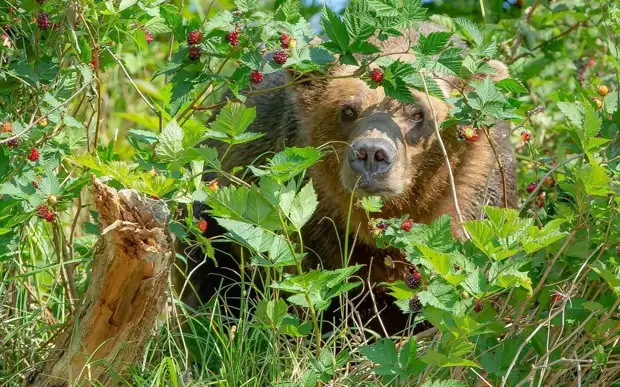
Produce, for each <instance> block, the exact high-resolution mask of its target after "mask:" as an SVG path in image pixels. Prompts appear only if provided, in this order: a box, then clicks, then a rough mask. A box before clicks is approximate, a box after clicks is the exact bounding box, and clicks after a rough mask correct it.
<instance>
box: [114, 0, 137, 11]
mask: <svg viewBox="0 0 620 387" xmlns="http://www.w3.org/2000/svg"><path fill="white" fill-rule="evenodd" d="M137 2H138V0H121V4H120V5H119V6H118V12H122V11H124V10H126V9H127V8H129V7H131V6H133V5H134V4H136V3H137Z"/></svg>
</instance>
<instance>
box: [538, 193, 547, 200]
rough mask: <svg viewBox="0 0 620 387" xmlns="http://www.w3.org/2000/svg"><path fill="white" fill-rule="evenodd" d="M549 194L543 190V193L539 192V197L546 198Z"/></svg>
mask: <svg viewBox="0 0 620 387" xmlns="http://www.w3.org/2000/svg"><path fill="white" fill-rule="evenodd" d="M546 196H547V194H546V193H545V192H544V191H543V192H541V193H539V194H538V199H540V200H545V197H546Z"/></svg>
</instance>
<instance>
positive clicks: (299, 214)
mask: <svg viewBox="0 0 620 387" xmlns="http://www.w3.org/2000/svg"><path fill="white" fill-rule="evenodd" d="M318 204H319V202H318V200H317V197H316V192H315V191H314V187H313V186H312V180H310V181H309V182H308V183H307V184H306V185H305V186H303V187H302V188H301V190H299V193H298V194H297V196H295V199H293V202H292V203H291V208H290V213H289V219H290V220H291V222H292V223H293V225H294V226H295V227H296V228H297V229H301V227H302V226H303V225H304V224H306V223H307V222H308V220H310V218H311V217H312V214H313V213H314V211H315V210H316V207H317V206H318Z"/></svg>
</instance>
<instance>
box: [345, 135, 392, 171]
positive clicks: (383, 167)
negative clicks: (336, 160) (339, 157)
mask: <svg viewBox="0 0 620 387" xmlns="http://www.w3.org/2000/svg"><path fill="white" fill-rule="evenodd" d="M395 158H396V147H395V146H394V145H393V144H392V143H391V142H390V141H388V140H385V139H382V138H365V139H362V140H359V141H356V142H354V143H353V145H352V146H351V147H350V148H349V165H350V166H351V169H352V170H353V171H354V172H356V173H360V174H361V173H368V174H371V173H376V174H379V173H385V172H387V171H389V170H390V168H392V165H393V163H394V159H395Z"/></svg>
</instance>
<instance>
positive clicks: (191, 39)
mask: <svg viewBox="0 0 620 387" xmlns="http://www.w3.org/2000/svg"><path fill="white" fill-rule="evenodd" d="M201 40H202V34H201V33H200V31H198V30H194V31H191V32H190V33H188V34H187V44H189V45H190V46H193V45H194V44H198V43H200V41H201Z"/></svg>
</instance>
